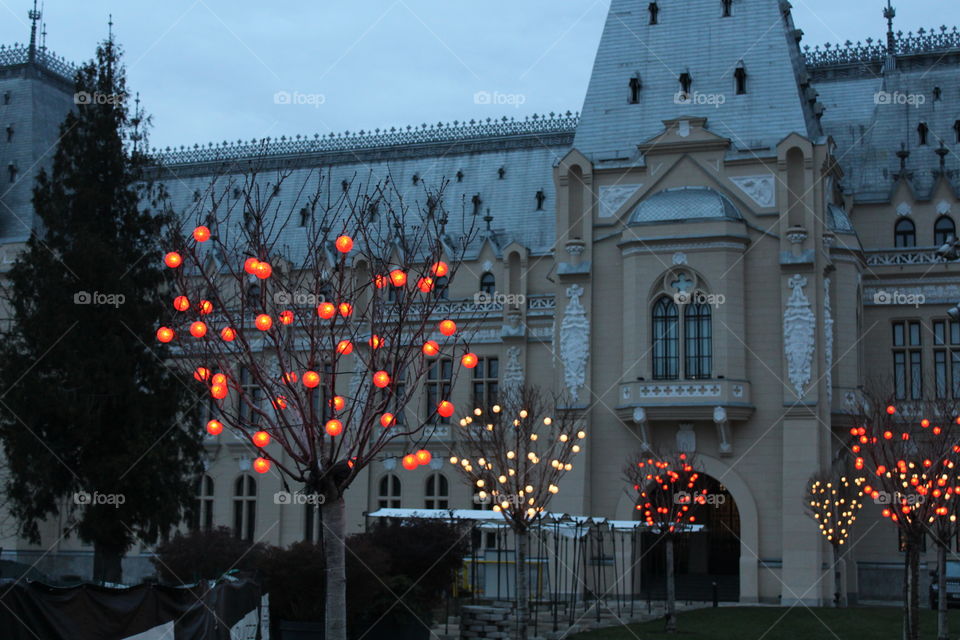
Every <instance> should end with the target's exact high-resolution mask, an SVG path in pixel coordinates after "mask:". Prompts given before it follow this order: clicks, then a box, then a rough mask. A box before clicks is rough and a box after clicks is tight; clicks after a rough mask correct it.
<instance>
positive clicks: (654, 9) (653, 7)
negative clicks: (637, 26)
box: [649, 2, 660, 24]
mask: <svg viewBox="0 0 960 640" xmlns="http://www.w3.org/2000/svg"><path fill="white" fill-rule="evenodd" d="M649 8H650V24H658V22H657V19H658V17H659V15H660V7H659V5H657V3H656V2H651V3H650V7H649Z"/></svg>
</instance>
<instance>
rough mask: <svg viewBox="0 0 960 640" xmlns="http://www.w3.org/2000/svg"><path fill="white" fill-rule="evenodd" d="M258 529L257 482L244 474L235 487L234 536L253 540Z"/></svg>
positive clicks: (238, 478)
mask: <svg viewBox="0 0 960 640" xmlns="http://www.w3.org/2000/svg"><path fill="white" fill-rule="evenodd" d="M256 528H257V481H256V480H254V479H253V476H250V475H247V474H243V475H241V476H239V477H237V480H236V482H235V483H234V485H233V535H234V536H235V537H237V538H240V539H241V540H249V541H252V540H253V534H254V532H255V531H256Z"/></svg>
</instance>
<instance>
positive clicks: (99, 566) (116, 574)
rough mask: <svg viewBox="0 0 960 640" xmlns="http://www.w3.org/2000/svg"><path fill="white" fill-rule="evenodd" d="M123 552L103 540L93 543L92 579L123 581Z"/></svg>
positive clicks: (95, 580)
mask: <svg viewBox="0 0 960 640" xmlns="http://www.w3.org/2000/svg"><path fill="white" fill-rule="evenodd" d="M123 553H124V550H123V549H122V548H121V547H118V546H116V545H112V544H107V543H103V542H96V541H94V543H93V581H94V582H112V583H114V584H122V583H123V565H122V560H123Z"/></svg>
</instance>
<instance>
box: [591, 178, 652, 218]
mask: <svg viewBox="0 0 960 640" xmlns="http://www.w3.org/2000/svg"><path fill="white" fill-rule="evenodd" d="M642 186H643V185H642V184H615V185H610V186H608V187H600V198H599V199H600V212H599V214H598V217H600V218H612V217H613V216H614V214H616V213H617V209H619V208H620V207H622V206H623V204H624V203H625V202H626V201H627V200H629V199H630V196H632V195H633V194H635V193H636V192H637V190H638V189H640V187H642Z"/></svg>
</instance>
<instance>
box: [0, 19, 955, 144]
mask: <svg viewBox="0 0 960 640" xmlns="http://www.w3.org/2000/svg"><path fill="white" fill-rule="evenodd" d="M697 1H705V0H697ZM771 1H772V0H771ZM638 2H639V0H638ZM884 4H885V3H884V2H883V1H882V0H793V5H794V9H793V14H794V20H795V22H796V23H797V26H798V27H799V28H801V29H803V31H804V33H805V34H806V35H805V37H804V42H803V44H809V45H811V46H812V45H814V44H823V43H824V42H834V43H836V42H843V41H844V40H847V39H849V40H853V41H856V40H863V39H865V38H867V37H870V36H872V37H874V38H880V37H883V34H884V33H885V30H886V26H885V23H884V20H883V16H882V7H883V6H884ZM45 5H46V6H45V15H44V21H45V22H46V24H47V31H48V36H47V46H48V47H49V48H50V49H51V50H52V51H54V52H55V53H57V54H59V55H62V56H64V57H66V58H68V59H70V60H75V61H83V60H87V59H89V58H90V57H91V56H92V55H93V51H94V48H95V45H96V42H97V41H98V40H99V39H102V38H103V37H104V36H105V35H106V32H107V16H108V14H111V13H112V14H113V20H114V23H115V26H114V30H115V33H116V35H117V39H118V40H119V41H120V43H121V44H122V45H123V46H124V48H125V50H126V63H127V66H128V71H129V80H130V86H131V88H132V89H133V90H136V91H139V92H140V94H141V98H142V100H143V102H144V105H145V107H146V109H147V111H148V112H149V113H150V114H152V115H153V119H154V128H153V131H152V135H151V143H152V144H153V145H155V146H161V147H163V146H168V145H171V146H173V145H181V144H193V143H195V142H199V143H206V142H210V141H223V140H231V141H235V140H237V139H238V138H243V139H244V140H249V139H251V138H262V137H266V136H271V137H279V136H281V135H284V134H286V135H292V134H297V133H300V134H308V135H311V136H312V135H313V134H314V133H321V134H322V133H329V132H330V131H336V132H339V131H344V130H350V131H357V130H360V129H372V128H375V127H381V128H383V127H390V126H399V125H407V124H420V123H424V122H426V123H436V122H440V121H443V122H449V121H453V120H465V119H466V120H469V119H471V118H487V117H500V116H503V115H507V116H520V117H522V116H525V115H529V114H532V113H546V112H550V111H567V110H570V111H578V110H579V109H580V107H581V105H582V102H583V97H584V94H585V92H586V87H587V81H588V79H589V75H590V69H591V66H592V64H593V56H594V53H595V51H596V47H597V43H598V42H599V39H600V33H601V30H602V29H603V22H604V19H605V17H606V13H607V9H608V7H609V0H596V1H593V0H578V1H576V2H574V1H570V0H511V1H509V2H507V1H504V0H483V1H482V2H479V1H478V2H464V1H458V2H453V1H450V0H353V1H352V2H337V3H334V2H330V1H329V0H326V1H320V2H317V1H316V0H313V1H311V2H305V1H303V0H274V1H272V2H263V1H262V0H256V1H254V0H165V1H164V2H144V1H142V0H140V1H131V0H83V2H77V1H76V0H45ZM31 6H32V1H31V0H0V43H7V44H10V43H13V42H25V41H27V40H28V39H29V33H30V28H29V21H28V19H27V12H28V10H29V9H30V7H31ZM894 6H896V7H897V10H898V14H899V15H898V16H897V28H898V29H902V30H903V31H908V30H913V31H915V30H916V29H917V28H919V27H925V28H930V27H931V26H939V25H941V24H946V25H948V26H953V25H958V24H960V2H958V1H957V0H909V2H907V1H906V0H900V1H899V2H895V3H894ZM480 91H486V92H489V93H491V94H493V93H494V92H496V93H497V94H498V95H499V96H500V97H499V98H498V99H499V100H500V101H501V103H502V104H493V105H486V104H476V103H475V99H474V96H475V94H476V93H477V92H480ZM278 92H286V94H289V95H290V97H291V100H290V101H291V102H299V103H300V104H282V103H281V104H278V103H277V98H276V94H277V93H278ZM282 100H283V99H282V98H281V102H282Z"/></svg>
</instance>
